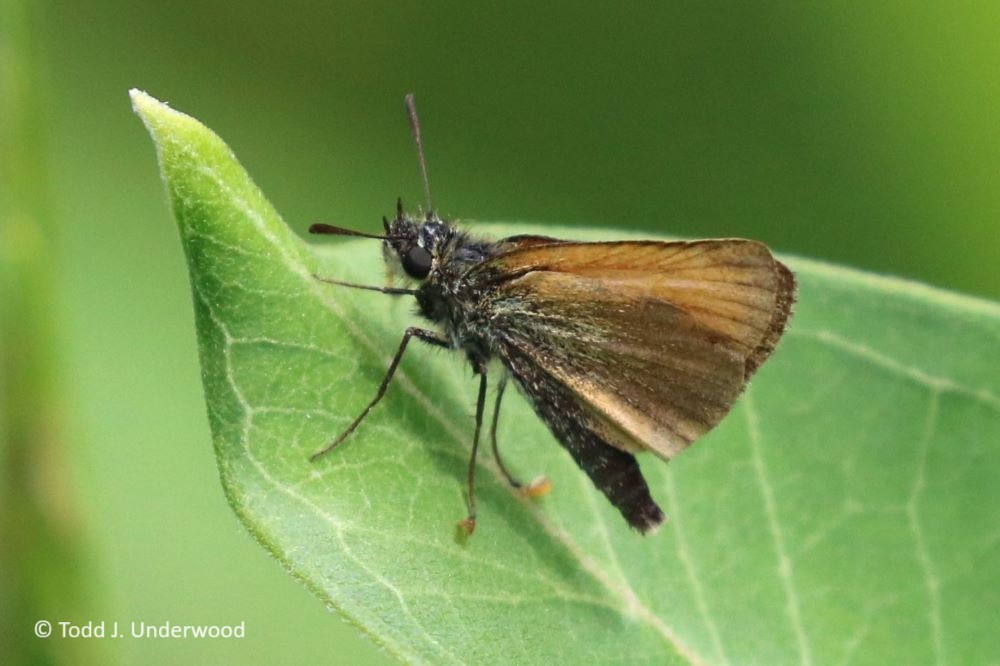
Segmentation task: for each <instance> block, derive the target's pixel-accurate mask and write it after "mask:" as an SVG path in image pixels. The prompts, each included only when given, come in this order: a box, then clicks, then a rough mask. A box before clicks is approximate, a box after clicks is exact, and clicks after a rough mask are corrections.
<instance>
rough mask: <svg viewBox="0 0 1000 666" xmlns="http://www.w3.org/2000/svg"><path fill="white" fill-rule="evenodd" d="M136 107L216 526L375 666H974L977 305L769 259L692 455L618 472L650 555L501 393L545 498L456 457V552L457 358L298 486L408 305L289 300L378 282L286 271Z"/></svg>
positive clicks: (285, 253)
mask: <svg viewBox="0 0 1000 666" xmlns="http://www.w3.org/2000/svg"><path fill="white" fill-rule="evenodd" d="M133 103H134V105H135V108H136V111H137V112H138V113H139V115H140V116H141V117H142V119H143V120H144V122H145V123H146V125H147V127H148V128H149V130H150V133H151V134H152V136H153V140H154V142H155V144H156V147H157V150H158V153H159V158H160V164H161V168H162V171H163V176H164V179H165V181H166V183H167V189H168V191H169V195H170V199H171V201H172V203H173V207H174V211H175V213H176V216H177V221H178V225H179V227H180V232H181V239H182V241H183V244H184V249H185V252H186V254H187V258H188V264H189V268H190V272H191V284H192V290H193V293H194V301H195V309H196V315H197V328H198V342H199V349H200V354H201V361H202V366H203V375H204V385H205V395H206V400H207V402H208V413H209V418H210V420H211V426H212V431H213V434H214V443H215V449H216V452H217V456H218V463H219V470H220V473H221V476H222V481H223V484H224V486H225V488H226V492H227V494H228V497H229V501H230V503H231V504H232V506H233V509H234V510H235V511H236V513H237V514H238V515H239V516H240V518H241V519H242V520H243V522H244V523H245V525H246V526H247V528H248V529H249V530H250V531H251V533H252V534H253V535H254V536H255V538H257V539H258V540H259V541H260V543H261V544H262V545H264V546H265V547H266V548H267V549H268V550H270V551H271V552H272V553H273V554H274V556H275V557H276V558H278V559H279V560H280V561H281V562H282V563H283V564H284V566H285V567H286V568H287V569H288V570H289V572H290V573H292V574H293V575H294V576H296V577H297V578H299V579H300V580H301V581H302V582H303V583H305V584H306V585H307V586H308V587H309V589H311V590H312V591H313V592H314V593H315V594H317V595H318V596H320V597H321V598H322V599H323V600H324V601H325V602H326V603H327V604H329V605H330V606H331V607H333V608H335V609H337V610H338V611H340V612H341V613H343V614H344V615H345V616H346V617H348V618H350V619H351V620H352V621H353V622H355V623H356V624H357V625H358V626H359V627H361V628H362V629H363V630H365V631H366V632H368V633H369V634H370V635H371V636H372V637H374V639H375V640H377V641H378V642H379V643H380V644H382V645H384V646H385V647H386V649H388V650H389V651H390V652H391V653H393V654H394V655H396V656H397V657H399V658H401V659H403V660H405V661H412V662H427V663H434V664H440V663H477V664H480V663H497V662H503V663H567V662H582V663H602V662H616V663H628V664H634V663H644V662H648V663H655V664H664V663H684V662H691V663H727V662H731V663H745V662H751V661H753V662H760V663H795V662H798V663H805V664H809V663H815V664H830V663H847V662H851V661H853V662H867V663H890V662H891V663H928V662H936V663H945V662H950V663H984V662H990V661H997V660H998V659H1000V641H997V640H996V639H995V626H994V621H993V618H995V611H996V608H997V607H1000V529H998V523H997V516H998V515H1000V478H998V469H1000V465H997V463H996V461H997V459H998V456H1000V398H998V387H997V383H998V380H1000V354H998V353H997V350H998V343H1000V307H998V306H997V305H994V304H990V303H986V302H982V301H976V300H973V299H969V298H964V297H960V296H954V295H950V294H946V293H942V292H939V291H935V290H933V289H930V288H926V287H922V286H918V285H913V284H909V283H905V282H902V281H899V280H892V279H885V278H880V277H874V276H869V275H864V274H861V273H857V272H853V271H849V270H845V269H839V268H833V267H830V266H826V265H823V264H818V263H815V262H810V261H805V260H791V261H790V264H791V266H792V267H793V269H794V270H795V271H796V272H797V274H798V276H799V279H800V282H801V294H800V303H799V306H798V312H797V314H796V317H795V319H794V321H793V324H792V327H791V330H790V331H789V333H788V335H787V337H786V339H785V340H784V341H783V342H782V344H781V347H780V349H779V350H778V352H777V353H776V354H775V356H774V358H773V359H772V360H771V361H770V362H768V363H767V364H766V365H765V366H764V368H762V369H761V371H760V372H759V374H758V375H757V377H756V378H755V380H754V383H753V385H752V387H751V388H750V390H748V392H747V394H746V395H745V396H744V397H743V398H742V399H741V401H740V403H739V404H738V406H737V407H736V409H735V410H734V411H733V413H732V414H731V415H730V416H729V417H728V418H727V419H726V420H725V421H724V422H723V424H722V425H721V426H720V427H719V428H718V429H717V430H715V431H714V432H712V433H710V434H709V435H708V436H706V437H705V438H704V439H703V441H700V442H699V443H698V444H697V445H696V446H694V447H692V448H691V449H690V450H688V451H686V452H685V453H684V454H683V455H681V456H680V457H679V458H678V459H677V460H676V461H674V462H673V463H671V464H670V465H665V464H663V463H662V462H660V461H658V460H655V459H653V458H651V457H648V456H647V457H646V458H645V459H644V460H643V469H644V470H645V472H646V473H647V474H648V477H649V480H650V483H651V486H652V488H653V492H654V494H655V495H656V496H657V497H658V498H659V499H660V500H661V502H662V503H663V505H664V508H665V510H666V512H667V514H668V516H669V522H668V523H667V525H666V526H665V528H664V529H662V530H661V531H660V532H659V533H658V534H656V535H655V536H652V537H647V538H643V537H640V536H638V535H636V534H635V533H633V532H631V531H630V530H629V529H628V528H627V527H626V525H625V523H624V521H623V520H622V519H621V518H620V516H619V515H618V513H617V512H616V511H615V510H614V509H612V508H611V507H610V506H609V505H608V504H607V502H606V501H605V500H604V498H603V497H601V496H600V495H599V493H598V492H597V491H596V490H595V489H594V488H593V487H592V486H591V485H590V483H589V481H588V480H587V478H586V477H585V476H584V474H583V473H582V472H580V471H579V470H577V469H576V468H575V467H574V465H573V464H572V462H571V461H570V459H569V457H568V455H567V454H566V453H565V452H564V451H563V450H562V449H561V448H560V447H559V445H558V444H557V443H556V442H555V441H554V440H553V438H552V436H551V435H550V434H549V433H548V431H547V430H546V429H545V427H544V426H543V425H542V424H541V423H540V422H539V421H538V419H537V418H535V417H534V415H533V413H532V412H531V410H530V408H529V407H528V406H527V405H526V404H525V402H524V401H523V400H522V399H521V398H520V397H519V396H516V397H515V396H514V395H511V398H512V399H511V400H510V402H509V403H508V404H506V405H505V411H504V414H503V417H502V420H501V425H500V431H501V432H500V437H501V440H502V443H501V445H502V446H503V447H504V449H505V452H506V458H507V460H508V461H509V462H510V464H511V465H512V466H513V467H514V468H515V470H516V471H517V473H519V474H520V475H522V476H524V477H531V476H533V475H535V474H537V473H543V472H544V473H546V474H548V475H549V476H550V477H551V479H552V481H553V486H554V490H553V492H552V494H551V495H550V496H548V497H546V498H544V499H542V500H539V501H529V500H525V499H522V498H520V497H518V496H516V495H515V494H514V493H512V492H511V491H510V490H509V489H508V488H507V486H506V484H505V483H504V482H503V481H502V479H501V477H500V476H499V474H498V472H497V469H496V467H495V465H494V463H493V462H492V461H491V460H489V456H488V455H485V456H483V457H482V458H481V460H480V465H479V476H478V500H479V529H478V530H477V532H476V534H475V536H474V537H473V538H471V539H469V540H468V541H466V542H461V541H458V540H456V538H455V523H456V521H457V520H459V519H460V518H462V517H463V516H464V500H463V488H464V481H465V473H466V464H467V457H468V452H469V447H470V444H471V438H472V426H473V419H472V414H473V402H474V398H475V387H476V382H475V380H474V378H473V377H472V375H471V373H470V372H469V370H468V369H467V367H466V364H465V362H464V359H463V358H462V357H461V356H460V355H458V354H445V353H436V352H435V351H434V350H431V349H429V348H426V347H423V346H419V345H418V346H415V347H413V348H412V349H411V351H409V352H408V354H407V357H406V359H405V360H404V361H403V363H402V366H401V372H400V373H399V374H398V375H397V379H396V381H395V382H394V383H393V385H392V387H391V388H390V390H389V392H388V394H387V396H386V398H385V400H384V401H383V402H382V403H381V404H380V405H379V406H378V407H377V408H376V409H375V410H374V411H373V412H372V413H371V416H370V417H369V418H368V419H367V420H366V421H365V422H364V423H363V424H362V425H361V427H360V428H359V429H358V430H357V432H356V433H355V434H354V435H353V436H352V437H351V438H350V439H349V440H348V441H347V442H346V443H345V444H344V445H343V446H342V447H341V448H339V449H337V450H336V451H335V452H333V453H332V454H331V455H329V456H327V457H325V458H322V459H321V460H320V461H318V462H317V463H310V462H309V461H308V460H307V458H308V456H309V454H311V453H312V452H314V451H316V450H317V449H319V448H320V447H322V446H323V445H324V444H325V443H327V442H328V441H329V440H330V439H331V438H332V437H333V436H334V435H336V434H337V433H339V432H340V431H341V430H342V429H343V428H344V427H345V426H346V425H347V424H348V423H349V422H350V420H351V419H352V418H353V417H354V416H355V415H356V414H357V413H359V412H360V410H361V409H362V408H363V406H364V405H365V404H366V403H367V402H368V400H370V398H371V397H372V396H373V394H374V391H375V389H376V387H377V385H378V382H379V381H380V380H381V378H382V376H383V374H384V372H385V369H386V366H387V364H388V361H389V359H390V357H391V355H392V353H393V352H394V351H395V349H396V346H397V345H398V342H399V339H400V337H401V334H402V332H403V330H404V328H405V327H406V326H407V325H411V324H414V323H417V320H416V318H415V316H414V315H413V314H412V303H411V302H410V299H409V298H402V299H393V298H390V297H387V296H382V295H380V294H375V293H371V292H362V291H357V290H349V289H344V288H338V287H335V286H331V285H325V284H322V283H320V282H318V281H317V280H315V279H314V278H313V277H311V274H312V273H313V272H319V273H321V274H323V275H327V276H331V277H336V278H340V279H346V280H352V281H357V282H363V283H368V284H380V283H381V281H382V279H383V275H382V267H381V265H380V264H381V259H380V248H379V246H378V244H377V243H375V242H373V241H345V240H339V241H337V242H335V243H332V244H330V245H329V246H327V247H323V248H322V249H319V248H318V247H316V246H309V245H306V244H305V243H303V242H302V241H301V240H300V239H299V238H298V237H297V236H296V235H295V234H293V233H292V232H291V231H290V230H289V229H288V228H287V227H286V226H285V224H284V223H283V222H282V220H281V219H280V217H279V215H278V214H277V213H276V212H275V211H274V209H273V208H272V207H271V206H270V205H269V204H268V202H267V201H266V200H265V199H264V197H263V195H262V194H261V193H260V192H259V191H258V190H257V188H256V187H255V186H254V185H253V183H252V182H251V181H250V179H249V177H248V176H247V174H246V173H245V172H244V171H243V169H242V168H241V167H240V165H239V164H238V163H237V162H236V160H235V158H234V157H233V155H232V153H231V152H230V151H229V149H228V148H227V147H226V146H225V144H223V143H222V141H221V140H220V139H219V138H217V137H216V136H215V135H214V134H212V133H211V132H210V131H209V130H207V129H206V128H205V127H203V126H202V125H200V124H199V123H198V122H196V121H195V120H193V119H191V118H189V117H187V116H185V115H183V114H181V113H178V112H176V111H172V110H170V109H169V108H168V107H166V106H165V105H163V104H161V103H159V102H157V101H156V100H154V99H152V98H151V97H149V96H147V95H145V94H143V93H139V92H133ZM524 229H525V228H524V227H521V226H513V225H489V226H484V227H483V228H482V230H483V231H484V232H488V233H490V234H505V233H509V232H511V231H514V230H517V231H523V230H524ZM548 232H549V233H555V232H553V231H552V230H551V229H548ZM558 234H559V235H562V236H577V237H582V236H591V235H592V234H591V233H590V232H586V233H585V232H583V231H582V230H559V231H558ZM618 235H621V234H618ZM595 236H596V235H595Z"/></svg>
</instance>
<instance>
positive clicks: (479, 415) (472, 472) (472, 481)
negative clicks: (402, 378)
mask: <svg viewBox="0 0 1000 666" xmlns="http://www.w3.org/2000/svg"><path fill="white" fill-rule="evenodd" d="M477 372H478V373H479V398H478V399H477V400H476V432H475V434H474V435H473V436H472V455H471V456H470V457H469V476H468V482H469V503H468V508H469V515H468V517H467V518H466V519H465V520H463V521H461V522H460V523H459V524H458V525H459V527H461V528H462V529H463V530H464V531H465V533H466V534H472V533H473V532H474V531H475V530H476V453H478V452H479V431H480V430H481V429H482V425H483V412H484V411H485V408H486V368H484V367H483V368H479V369H478V371H477Z"/></svg>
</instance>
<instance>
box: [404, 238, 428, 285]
mask: <svg viewBox="0 0 1000 666" xmlns="http://www.w3.org/2000/svg"><path fill="white" fill-rule="evenodd" d="M432 262H433V259H432V257H431V253H430V252H428V251H427V250H425V249H424V248H422V247H420V246H419V245H414V246H413V247H411V248H410V249H409V250H407V252H406V254H404V255H403V270H404V271H406V274H407V275H409V276H410V277H412V278H416V279H418V280H423V279H424V278H425V277H427V276H428V275H429V274H430V272H431V263H432Z"/></svg>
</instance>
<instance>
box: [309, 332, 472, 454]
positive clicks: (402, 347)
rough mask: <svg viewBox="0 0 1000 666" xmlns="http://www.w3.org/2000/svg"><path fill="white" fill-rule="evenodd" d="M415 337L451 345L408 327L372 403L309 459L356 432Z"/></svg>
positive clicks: (435, 343) (427, 333) (376, 402)
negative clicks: (345, 428) (411, 339)
mask: <svg viewBox="0 0 1000 666" xmlns="http://www.w3.org/2000/svg"><path fill="white" fill-rule="evenodd" d="M413 337H415V338H417V339H418V340H421V341H423V342H426V343H427V344H431V345H435V346H437V347H445V348H447V347H450V346H451V345H449V344H448V341H447V340H443V339H441V338H439V337H438V335H437V334H436V333H434V332H433V331H428V330H425V329H423V328H416V327H414V326H411V327H410V328H408V329H406V333H404V334H403V340H402V341H401V342H400V343H399V349H397V350H396V355H395V356H394V357H393V358H392V363H390V364H389V370H388V371H387V372H386V373H385V377H384V378H383V379H382V384H381V385H380V386H379V387H378V392H377V393H376V394H375V398H374V399H373V400H372V401H371V402H370V403H368V406H367V407H365V409H364V411H363V412H361V414H359V415H358V418H356V419H354V421H353V422H352V423H351V425H349V426H347V430H345V431H344V432H342V433H340V435H339V436H338V437H337V438H336V439H335V440H333V441H332V442H330V443H329V444H327V445H326V446H325V447H323V448H322V449H321V450H319V451H317V452H316V453H314V454H312V456H310V457H309V460H313V461H314V460H316V459H317V458H319V457H321V456H323V455H326V454H327V453H329V452H330V451H332V450H334V449H335V448H337V446H338V445H339V444H340V443H341V442H343V441H344V440H345V439H347V436H348V435H350V434H351V433H352V432H354V430H355V428H357V427H358V425H359V424H360V423H361V422H362V421H364V419H365V417H366V416H368V412H370V411H371V410H372V407H374V406H375V405H377V404H378V401H379V400H381V399H382V396H383V395H385V391H386V389H387V388H389V383H390V382H391V381H392V377H393V375H394V374H396V368H397V367H398V366H399V362H400V361H401V360H402V359H403V353H404V352H405V351H406V345H407V344H409V342H410V338H413ZM484 379H485V378H484Z"/></svg>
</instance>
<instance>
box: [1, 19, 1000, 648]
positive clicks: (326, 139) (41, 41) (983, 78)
mask: <svg viewBox="0 0 1000 666" xmlns="http://www.w3.org/2000/svg"><path fill="white" fill-rule="evenodd" d="M0 7H2V8H3V12H2V14H0V39H2V40H3V41H2V42H0V73H2V76H3V86H2V89H0V90H2V93H3V95H4V97H3V99H2V100H0V126H2V128H0V131H2V137H3V144H2V150H3V152H2V154H0V159H2V160H3V172H2V180H0V197H2V198H0V203H2V206H3V207H2V209H0V212H2V214H3V218H2V222H3V225H4V229H3V235H2V236H0V239H2V241H3V243H4V247H3V248H2V250H3V255H2V256H3V258H4V272H3V274H2V278H3V280H4V283H3V292H2V294H3V299H4V300H3V301H2V302H0V304H2V308H0V309H2V311H3V320H2V325H3V332H4V338H3V340H2V341H0V344H2V345H3V347H2V349H0V351H2V353H3V358H4V367H3V370H4V376H3V378H4V402H3V404H4V410H3V413H2V414H0V429H2V434H3V440H2V444H0V446H2V449H0V450H2V451H3V453H4V454H5V474H4V477H3V481H2V485H0V497H3V499H4V504H2V505H0V512H2V513H3V521H4V522H3V523H2V525H3V529H4V534H3V536H2V537H0V538H2V539H3V543H2V544H0V546H2V547H3V550H2V551H0V553H2V554H3V557H4V558H5V561H4V562H3V563H2V564H3V565H4V566H5V567H6V568H5V574H4V580H3V582H0V586H2V587H3V589H2V590H0V592H2V594H0V602H2V603H3V604H4V605H3V607H2V608H0V621H2V623H3V626H4V628H3V632H2V634H0V661H4V657H5V656H6V657H8V658H15V659H18V660H21V661H36V662H39V663H43V662H46V661H55V662H60V661H62V662H68V661H71V660H72V661H74V662H79V661H86V660H92V661H101V662H103V661H104V660H105V659H112V660H117V661H120V662H124V663H143V664H167V663H177V662H180V661H182V660H183V661H184V662H195V663H198V662H205V661H208V660H212V661H221V662H224V663H234V662H236V661H248V662H255V663H262V662H276V661H279V660H280V661H281V662H284V663H304V662H307V661H308V662H326V663H330V662H332V663H387V662H388V658H387V657H385V656H384V655H382V654H380V653H379V651H378V649H377V648H376V647H374V646H373V645H372V643H370V642H369V641H367V640H365V639H362V638H360V637H359V635H358V634H357V632H356V631H355V630H354V629H352V628H351V627H349V626H347V625H345V624H344V623H343V622H341V621H340V620H339V619H337V617H336V616H334V615H332V614H330V613H329V612H327V611H326V610H325V609H324V608H323V607H322V605H321V604H320V602H319V601H317V600H316V599H314V598H313V597H312V596H311V595H310V594H309V593H308V592H306V591H305V589H304V588H302V587H301V586H300V585H299V584H298V583H296V582H295V581H294V580H292V579H291V578H290V577H289V576H287V575H286V574H285V573H284V572H283V571H282V570H281V568H280V567H279V566H278V565H277V564H276V563H275V562H273V561H271V560H270V558H269V557H268V556H267V555H266V554H265V553H264V551H263V550H262V549H261V548H259V547H258V546H257V545H256V544H254V543H253V542H252V540H251V539H250V537H249V536H248V535H247V534H246V533H245V532H244V531H243V529H242V528H241V527H240V525H239V524H238V522H237V520H236V518H235V516H234V515H233V514H232V513H231V511H230V510H229V508H228V506H227V505H226V502H225V499H224V497H223V493H222V489H221V487H220V485H219V482H218V477H217V473H216V469H215V461H214V457H213V455H212V449H211V445H210V436H209V432H208V424H207V420H206V417H205V408H204V404H203V402H202V398H201V385H200V377H199V369H198V366H197V357H196V349H195V337H194V328H193V317H192V307H191V303H190V297H189V287H188V284H187V273H186V269H185V265H184V259H183V256H182V254H181V248H180V243H179V242H178V239H177V232H176V230H175V226H174V223H173V220H172V219H171V216H170V213H169V211H168V208H167V205H166V200H165V196H164V193H163V187H162V184H161V183H160V180H159V176H158V173H157V169H156V163H155V157H154V153H153V148H152V144H151V142H150V140H149V137H148V136H147V135H146V132H145V130H144V129H143V127H142V124H141V123H140V122H139V120H138V119H137V118H136V117H134V116H133V115H132V112H131V109H130V107H129V103H128V98H127V96H126V92H127V90H128V89H129V88H130V87H139V88H142V89H144V90H146V91H148V92H149V93H150V94H152V95H154V96H156V97H158V98H160V99H163V100H167V101H169V102H171V103H172V104H173V105H174V106H175V107H176V108H178V109H180V110H182V111H185V112H187V113H190V114H192V115H194V116H195V117H197V118H199V119H200V120H202V121H203V122H205V123H206V124H207V125H208V126H209V127H211V128H212V129H214V130H215V131H216V132H218V133H219V134H220V135H221V136H222V137H223V138H224V139H225V140H226V141H227V142H229V144H230V145H231V146H232V147H233V149H234V150H235V151H236V152H237V154H238V155H239V157H240V159H241V161H242V162H243V164H244V165H245V166H246V167H247V168H248V169H249V171H250V172H251V174H252V175H253V176H254V178H255V179H256V180H257V182H258V184H259V185H260V186H261V187H262V188H263V190H264V191H265V193H266V194H267V195H268V196H269V197H270V198H271V201H272V202H273V203H274V204H275V205H276V206H277V208H278V210H279V211H281V212H282V214H283V215H284V216H285V219H286V220H287V221H288V222H289V224H291V225H292V226H293V227H294V228H295V229H297V230H299V231H304V230H305V228H306V227H307V225H308V224H309V223H310V222H312V221H316V220H326V221H330V222H333V223H336V224H342V225H345V226H352V227H357V228H363V229H376V228H377V227H378V223H379V219H380V217H381V215H382V214H384V213H390V212H391V210H392V206H393V204H394V201H395V197H396V196H398V195H402V196H403V197H404V199H405V200H407V201H410V202H412V204H414V205H416V204H418V203H419V202H420V200H421V199H422V190H421V184H420V179H419V172H418V170H417V162H416V157H415V154H414V151H413V148H412V145H411V141H410V136H409V131H408V129H407V126H406V122H405V119H404V114H403V107H402V98H403V94H404V93H406V92H411V91H412V92H414V93H416V95H417V102H418V107H419V109H420V112H421V120H422V124H423V131H424V140H425V148H426V152H427V158H428V161H429V167H430V173H431V183H432V188H433V192H434V195H435V203H436V205H437V207H438V209H439V210H440V212H441V213H442V214H443V215H444V216H445V217H458V218H462V219H478V220H508V221H511V220H518V221H533V222H543V223H549V222H551V223H561V224H564V223H569V224H574V225H581V226H606V227H607V226H611V227H621V228H629V229H640V230H648V231H649V232H651V233H658V234H673V235H679V236H730V235H732V236H747V237H751V238H759V239H762V240H765V241H766V242H768V243H769V244H770V245H771V246H772V247H774V248H775V249H777V250H778V251H783V252H789V253H795V254H799V255H804V256H810V257H816V258H821V259H826V260H829V261H833V262H837V263H842V264H847V265H852V266H856V267H860V268H864V269H869V270H873V271H878V272H883V273H893V274H898V275H902V276H906V277H911V278H914V279H918V280H923V281H926V282H930V283H933V284H936V285H939V286H942V287H946V288H949V289H953V290H958V291H963V292H968V293H972V294H978V295H982V296H986V297H991V298H996V297H998V296H1000V279H998V277H997V267H998V266H1000V188H998V187H997V181H998V177H1000V78H998V77H997V73H998V72H1000V40H998V39H997V38H996V36H997V34H998V31H1000V9H997V6H996V5H995V4H993V3H957V4H953V3H947V4H946V3H939V4H938V5H937V6H932V5H922V6H919V7H918V6H916V5H915V4H914V3H908V2H880V3H866V2H844V3H836V4H835V5H830V4H829V3H800V2H788V1H786V2H761V3H747V4H743V3H707V4H706V3H682V4H678V3H664V2H656V3H630V4H628V5H614V4H610V3H609V4H602V3H589V4H587V5H585V6H580V5H579V4H578V3H570V2H554V3H544V6H539V3H502V4H501V3H495V4H494V3H491V4H474V3H460V2H432V3H405V4H404V3H381V2H379V3H373V2H366V3H360V2H359V3H349V4H345V3H339V2H309V1H302V0H292V1H291V2H285V3H265V2H259V1H255V0H248V1H246V2H242V3H231V2H223V1H221V0H201V1H200V2H198V3H193V2H175V3H162V2H149V1H147V0H128V1H126V0H120V1H118V0H103V1H99V2H95V3H77V2H69V1H65V0H64V1H51V0H49V1H42V2H35V1H31V0H0ZM372 260H377V252H376V251H373V255H372ZM333 491H334V490H333V489H331V492H333ZM67 617H75V618H77V619H81V620H95V621H100V620H106V621H108V622H111V621H116V620H117V621H120V622H130V621H132V620H142V621H146V622H150V623H155V624H162V623H164V622H167V621H170V622H173V623H179V624H197V623H214V624H232V623H238V622H241V621H243V622H245V623H246V635H247V636H246V638H245V639H243V640H229V641H210V640H201V641H199V640H193V639H190V640H158V641H157V640H134V639H122V640H118V641H110V640H105V641H90V642H86V641H75V642H74V641H68V640H57V639H52V638H50V639H48V640H47V641H43V640H41V639H36V638H34V637H33V633H32V625H33V624H34V622H35V621H36V620H38V619H50V620H53V621H56V620H58V619H60V618H67ZM4 663H11V662H9V661H5V662H4Z"/></svg>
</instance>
